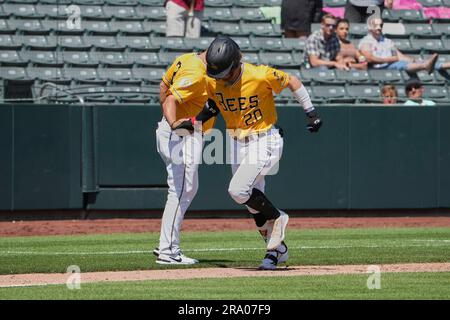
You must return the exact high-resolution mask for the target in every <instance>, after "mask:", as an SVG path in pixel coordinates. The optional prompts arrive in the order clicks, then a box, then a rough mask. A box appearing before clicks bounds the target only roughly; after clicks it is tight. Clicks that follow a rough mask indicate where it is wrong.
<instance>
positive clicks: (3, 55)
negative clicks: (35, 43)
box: [0, 50, 28, 67]
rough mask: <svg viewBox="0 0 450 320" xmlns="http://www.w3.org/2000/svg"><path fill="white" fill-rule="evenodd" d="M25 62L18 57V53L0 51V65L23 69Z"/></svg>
mask: <svg viewBox="0 0 450 320" xmlns="http://www.w3.org/2000/svg"><path fill="white" fill-rule="evenodd" d="M27 62H28V61H27V60H26V59H23V58H22V56H19V53H18V52H17V51H15V50H2V51H0V65H1V66H11V67H24V66H26V65H27Z"/></svg>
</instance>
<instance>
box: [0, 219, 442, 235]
mask: <svg viewBox="0 0 450 320" xmlns="http://www.w3.org/2000/svg"><path fill="white" fill-rule="evenodd" d="M160 224H161V222H160V220H159V219H98V220H55V221H49V220H44V221H8V222H0V237H5V236H38V235H75V234H109V233H137V232H159V230H160ZM384 227H386V228H387V227H418V228H420V227H450V217H351V218H343V217H337V218H329V217H323V218H291V219H290V220H289V228H292V229H315V228H384ZM254 228H255V226H254V222H253V220H252V219H249V218H243V219H185V221H184V223H183V232H185V231H230V230H254Z"/></svg>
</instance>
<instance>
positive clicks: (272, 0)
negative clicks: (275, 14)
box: [259, 0, 282, 7]
mask: <svg viewBox="0 0 450 320" xmlns="http://www.w3.org/2000/svg"><path fill="white" fill-rule="evenodd" d="M259 2H260V3H261V5H263V6H267V7H277V6H278V7H279V6H281V3H282V0H260V1H259Z"/></svg>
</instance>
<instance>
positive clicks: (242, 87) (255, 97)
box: [206, 63, 289, 138]
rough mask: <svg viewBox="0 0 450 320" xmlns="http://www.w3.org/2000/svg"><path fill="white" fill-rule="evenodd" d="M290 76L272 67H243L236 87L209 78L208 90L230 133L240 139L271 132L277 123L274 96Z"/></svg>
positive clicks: (283, 86) (286, 83) (285, 84)
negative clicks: (258, 133)
mask: <svg viewBox="0 0 450 320" xmlns="http://www.w3.org/2000/svg"><path fill="white" fill-rule="evenodd" d="M288 83H289V75H288V74H287V73H285V72H283V71H280V70H277V69H274V68H271V67H268V66H264V65H262V66H255V65H252V64H249V63H243V64H242V68H241V75H240V77H239V78H238V79H237V80H236V81H235V82H234V83H233V84H230V83H227V82H225V81H223V80H216V79H213V78H210V77H206V90H207V92H208V95H209V97H210V98H211V99H213V100H214V101H215V102H216V104H217V106H218V108H219V110H220V113H221V114H222V116H223V118H224V120H225V123H226V127H227V129H228V132H229V133H230V134H231V135H232V136H234V137H237V138H243V137H246V136H248V135H250V134H252V133H257V132H264V131H267V130H269V129H270V128H271V127H272V125H274V124H275V123H276V122H277V112H276V110H275V102H274V98H273V92H275V93H280V92H281V91H282V90H283V89H284V88H286V87H287V85H288Z"/></svg>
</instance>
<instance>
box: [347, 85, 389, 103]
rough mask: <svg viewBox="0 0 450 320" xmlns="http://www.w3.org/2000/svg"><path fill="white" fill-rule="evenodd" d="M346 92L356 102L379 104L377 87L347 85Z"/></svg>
mask: <svg viewBox="0 0 450 320" xmlns="http://www.w3.org/2000/svg"><path fill="white" fill-rule="evenodd" d="M347 92H348V95H349V96H350V97H352V98H354V99H356V100H357V101H358V102H378V101H380V102H381V100H380V88H379V87H378V86H377V85H373V84H372V85H349V86H347Z"/></svg>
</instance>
